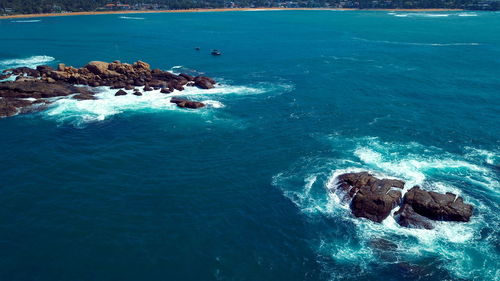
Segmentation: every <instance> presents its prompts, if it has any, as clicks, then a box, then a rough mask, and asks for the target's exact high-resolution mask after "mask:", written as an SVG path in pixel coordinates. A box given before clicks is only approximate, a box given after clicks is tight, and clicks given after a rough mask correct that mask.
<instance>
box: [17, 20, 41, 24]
mask: <svg viewBox="0 0 500 281" xmlns="http://www.w3.org/2000/svg"><path fill="white" fill-rule="evenodd" d="M41 21H42V20H13V21H12V22H20V23H30V22H41Z"/></svg>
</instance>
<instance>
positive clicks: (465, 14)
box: [458, 13, 477, 17]
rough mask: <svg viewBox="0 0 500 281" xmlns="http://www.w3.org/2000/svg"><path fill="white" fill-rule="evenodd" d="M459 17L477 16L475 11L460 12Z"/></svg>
mask: <svg viewBox="0 0 500 281" xmlns="http://www.w3.org/2000/svg"><path fill="white" fill-rule="evenodd" d="M458 16H459V17H477V14H476V13H460V14H458Z"/></svg>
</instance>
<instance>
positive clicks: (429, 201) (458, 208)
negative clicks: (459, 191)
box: [404, 186, 473, 222]
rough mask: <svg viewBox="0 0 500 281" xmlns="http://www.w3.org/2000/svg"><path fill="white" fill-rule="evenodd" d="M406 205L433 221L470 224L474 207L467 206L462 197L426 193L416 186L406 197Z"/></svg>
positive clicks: (448, 193)
mask: <svg viewBox="0 0 500 281" xmlns="http://www.w3.org/2000/svg"><path fill="white" fill-rule="evenodd" d="M404 204H406V205H410V206H411V207H412V208H413V210H415V212H416V213H418V214H420V215H422V216H424V217H427V218H429V219H432V220H441V221H461V222H468V221H469V220H470V217H471V216H472V211H473V207H472V205H470V204H465V203H464V200H463V198H462V197H458V196H456V195H455V194H453V193H450V192H447V193H446V194H442V193H437V192H434V191H426V190H422V189H420V187H418V186H414V187H413V188H412V189H410V190H409V191H408V192H407V193H406V194H405V196H404Z"/></svg>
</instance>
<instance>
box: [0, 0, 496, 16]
mask: <svg viewBox="0 0 500 281" xmlns="http://www.w3.org/2000/svg"><path fill="white" fill-rule="evenodd" d="M109 3H112V2H110V1H106V0H0V14H35V13H61V12H79V11H95V10H106V9H107V10H116V9H132V10H155V9H192V8H223V7H331V8H365V9H367V8H415V9H417V8H449V9H452V8H454V9H468V10H498V9H499V8H500V1H499V0H394V1H391V0H300V1H275V0H235V1H228V0H226V1H224V0H122V1H120V3H121V4H128V5H130V6H125V5H122V6H119V7H109V6H108V7H106V4H109Z"/></svg>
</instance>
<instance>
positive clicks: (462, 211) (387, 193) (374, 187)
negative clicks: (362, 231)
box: [331, 172, 473, 229]
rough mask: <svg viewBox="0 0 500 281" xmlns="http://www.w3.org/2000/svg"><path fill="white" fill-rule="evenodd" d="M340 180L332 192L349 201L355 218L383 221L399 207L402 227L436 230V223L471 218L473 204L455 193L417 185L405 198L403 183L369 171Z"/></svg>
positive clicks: (398, 220) (399, 220) (349, 174)
mask: <svg viewBox="0 0 500 281" xmlns="http://www.w3.org/2000/svg"><path fill="white" fill-rule="evenodd" d="M337 180H338V182H337V185H336V187H335V188H333V189H332V190H331V191H332V192H338V191H340V193H341V194H343V195H344V197H343V200H344V201H350V208H351V211H352V213H353V214H354V216H356V217H363V218H367V219H369V220H372V221H374V222H382V221H383V220H384V219H386V218H387V217H388V216H389V215H390V214H391V212H392V210H393V209H394V208H396V207H398V206H399V209H398V210H397V211H396V212H395V213H394V218H395V219H396V221H397V223H399V225H401V226H404V227H410V228H422V229H433V228H434V222H435V221H456V222H468V221H469V220H470V217H471V216H472V211H473V207H472V205H470V204H466V203H464V201H463V198H462V197H459V196H457V195H455V194H453V193H449V192H447V193H446V194H442V193H437V192H434V191H426V190H423V189H421V188H420V187H419V186H414V187H412V188H411V189H410V190H408V192H406V193H405V195H404V196H402V192H401V191H402V190H403V188H404V185H405V182H404V181H401V180H397V179H378V178H376V177H374V176H373V175H371V174H369V173H368V172H360V173H346V174H342V175H340V176H338V178H337Z"/></svg>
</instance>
